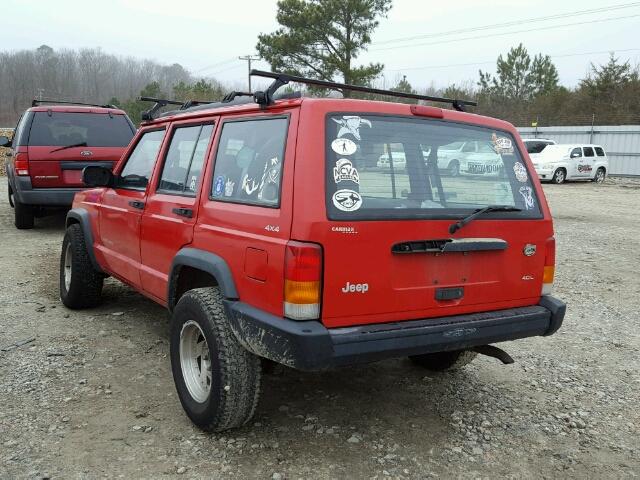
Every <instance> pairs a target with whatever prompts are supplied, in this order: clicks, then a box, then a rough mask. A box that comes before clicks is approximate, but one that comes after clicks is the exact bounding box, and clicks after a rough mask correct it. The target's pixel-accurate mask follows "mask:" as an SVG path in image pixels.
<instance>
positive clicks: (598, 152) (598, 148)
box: [595, 147, 604, 157]
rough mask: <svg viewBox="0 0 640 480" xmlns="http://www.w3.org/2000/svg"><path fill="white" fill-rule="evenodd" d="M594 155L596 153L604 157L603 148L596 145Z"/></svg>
mask: <svg viewBox="0 0 640 480" xmlns="http://www.w3.org/2000/svg"><path fill="white" fill-rule="evenodd" d="M595 150H596V155H598V156H599V157H604V150H603V149H602V147H596V148H595Z"/></svg>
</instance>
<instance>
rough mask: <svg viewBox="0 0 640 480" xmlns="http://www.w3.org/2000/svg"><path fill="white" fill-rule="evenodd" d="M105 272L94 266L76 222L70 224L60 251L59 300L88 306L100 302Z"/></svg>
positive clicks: (70, 304)
mask: <svg viewBox="0 0 640 480" xmlns="http://www.w3.org/2000/svg"><path fill="white" fill-rule="evenodd" d="M103 283H104V275H103V274H102V273H101V272H98V271H96V270H95V268H93V264H92V263H91V259H90V258H89V251H88V250H87V244H86V242H85V239H84V234H83V233H82V228H80V225H78V224H77V223H74V224H72V225H69V227H68V228H67V231H66V233H65V235H64V240H63V241H62V254H61V255H60V300H62V303H64V305H65V307H68V308H72V309H80V308H91V307H95V306H96V305H98V304H99V303H100V297H101V295H102V285H103Z"/></svg>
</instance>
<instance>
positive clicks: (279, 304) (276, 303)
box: [74, 99, 553, 328]
mask: <svg viewBox="0 0 640 480" xmlns="http://www.w3.org/2000/svg"><path fill="white" fill-rule="evenodd" d="M334 112H340V113H343V112H344V113H347V114H348V113H349V112H354V113H359V114H363V113H366V112H371V113H376V114H387V115H398V116H407V117H414V115H413V114H412V112H411V109H410V106H409V105H404V104H395V103H386V102H371V101H358V100H342V99H297V100H287V101H279V102H278V103H277V104H276V105H274V106H271V107H269V108H268V109H266V110H261V109H259V107H258V106H257V105H255V104H249V105H242V106H231V107H228V108H218V109H215V110H210V111H207V110H201V111H196V112H189V113H183V114H177V115H174V116H171V117H164V118H162V119H161V120H158V121H154V122H150V123H149V124H147V125H143V127H142V128H141V129H140V131H139V132H138V133H137V135H136V137H135V139H134V141H132V142H131V145H130V146H129V148H128V150H127V152H125V154H124V156H123V159H124V161H126V159H127V157H128V155H129V154H130V153H131V151H132V149H133V148H134V146H135V144H136V140H137V139H139V138H140V136H141V135H142V134H143V133H144V132H145V131H148V130H149V129H157V128H158V127H159V126H166V127H167V128H168V129H169V130H170V129H172V128H175V126H176V125H188V124H190V123H194V122H202V121H203V120H207V121H213V122H215V127H214V130H213V134H212V136H213V140H212V141H211V142H210V144H209V147H208V150H207V153H206V157H205V165H204V167H203V168H204V170H203V173H202V174H201V176H200V177H201V178H200V184H199V186H198V190H197V192H198V193H197V194H196V196H195V197H185V196H178V195H168V194H165V193H161V192H157V191H156V185H157V184H158V179H159V176H160V171H161V168H162V162H161V161H157V162H156V164H155V167H154V171H153V174H152V177H151V180H150V181H149V185H148V186H147V188H146V190H145V191H132V190H124V189H113V188H107V189H92V190H88V191H85V192H82V193H79V194H77V195H76V198H75V201H74V207H75V208H78V207H79V208H84V209H86V210H88V211H89V212H90V217H91V226H92V232H93V234H94V250H95V256H96V260H97V261H98V263H99V265H100V267H101V268H102V269H103V270H104V271H105V272H107V273H109V274H111V275H114V276H115V277H117V278H119V279H121V280H123V281H124V282H126V283H128V284H129V285H131V286H133V287H134V288H135V289H137V290H138V291H140V292H142V293H143V294H145V295H147V296H149V297H150V298H152V299H154V300H155V301H157V302H159V303H161V304H163V305H166V304H167V301H168V299H167V291H168V288H167V287H168V275H169V272H170V268H171V264H172V261H173V259H174V257H175V255H176V253H177V252H178V251H179V250H180V249H181V248H183V247H187V246H188V247H191V248H195V249H200V250H203V251H207V252H211V253H214V254H216V255H218V256H220V257H222V258H223V259H224V260H225V261H226V263H227V264H228V265H229V267H230V270H231V272H232V275H233V280H234V283H235V287H236V289H237V292H238V297H239V299H240V300H241V301H243V302H246V303H247V304H249V305H251V306H253V307H255V308H257V309H260V310H262V311H264V312H267V313H270V314H273V315H276V316H279V317H282V316H283V299H284V295H283V283H284V260H285V247H286V244H287V242H288V241H290V240H295V241H302V242H313V243H316V244H320V245H321V247H322V250H323V256H324V272H323V292H322V307H321V318H320V320H321V321H322V323H323V324H324V325H325V326H326V327H328V328H334V327H345V326H354V325H365V324H371V323H384V322H398V321H403V320H411V319H424V318H431V317H443V316H450V315H457V314H465V313H472V312H483V311H490V310H500V309H506V308H511V307H521V306H528V305H535V304H537V303H538V301H539V300H540V296H541V287H542V277H543V269H544V260H545V255H544V250H545V248H546V242H547V240H548V239H549V238H550V237H552V236H553V226H552V220H551V215H550V212H549V208H548V206H547V204H546V201H545V197H544V193H543V191H542V188H541V186H540V183H539V182H538V181H537V177H536V176H535V175H531V174H532V173H534V169H533V166H532V164H531V161H530V159H529V157H528V155H527V153H526V148H525V147H524V145H523V144H522V141H521V140H520V137H519V135H518V133H517V131H516V129H515V128H514V127H513V126H512V125H511V124H509V123H507V122H503V121H500V120H496V119H492V118H487V117H482V116H478V115H473V114H469V113H461V112H456V111H450V110H443V111H442V116H443V119H444V120H445V121H450V122H459V123H462V124H471V125H478V126H483V127H489V128H492V129H495V130H497V131H505V132H508V133H510V134H511V135H513V138H515V139H516V143H517V148H518V149H519V151H520V152H521V156H522V159H523V161H524V162H525V164H526V168H527V171H528V172H529V176H530V177H531V178H532V179H535V180H534V181H533V182H532V185H534V188H535V191H536V194H537V198H538V200H539V204H540V211H541V213H542V217H543V218H541V219H530V220H495V219H478V220H477V221H474V222H472V223H470V224H469V225H467V226H465V228H464V229H461V230H459V231H458V232H456V233H455V234H453V235H451V234H449V232H448V227H449V225H450V224H451V223H452V221H451V220H393V221H354V222H337V221H331V220H328V219H327V211H326V206H325V190H326V185H325V162H326V160H325V140H326V135H325V120H326V117H327V115H328V114H330V113H334ZM283 115H284V116H286V117H287V118H288V119H289V126H288V133H287V141H286V150H285V154H284V162H283V176H282V181H281V189H282V190H281V197H280V206H279V208H264V207H260V206H253V205H246V204H236V203H225V202H218V201H214V200H212V199H211V198H210V192H211V185H212V183H213V176H214V161H215V153H216V149H217V145H218V141H219V139H220V135H221V130H222V128H221V126H222V125H223V124H224V123H225V122H227V121H230V120H234V119H239V118H255V117H262V116H283ZM414 118H415V117H414ZM168 138H171V132H170V131H169V132H168V133H167V134H165V137H164V141H163V145H162V147H161V148H160V153H159V157H158V158H163V157H164V154H165V153H166V150H167V148H168V140H167V139H168ZM124 161H123V164H124ZM123 164H121V165H119V166H118V167H117V168H116V169H115V173H116V174H118V173H120V171H121V170H122V168H123ZM136 201H137V202H143V203H144V209H137V208H134V207H132V206H131V202H136ZM176 208H187V209H191V210H192V211H193V215H192V217H191V218H185V217H181V216H176V215H175V212H174V209H176ZM345 231H350V232H352V233H350V234H345V233H344V232H345ZM448 237H453V238H480V237H482V238H500V239H503V240H505V241H506V242H508V245H509V248H508V249H506V250H502V251H480V252H467V253H468V254H467V253H464V254H463V253H456V254H451V255H446V256H437V255H436V256H434V255H407V256H398V255H393V254H392V253H391V246H392V245H393V244H394V243H398V242H406V241H411V240H417V239H430V238H448ZM527 244H535V245H536V247H537V250H538V252H539V253H538V254H537V255H534V256H524V255H523V254H522V252H523V248H524V247H525V245H527ZM348 283H351V284H354V283H355V284H364V283H367V284H368V292H367V294H366V295H364V294H362V293H355V294H350V295H344V294H343V293H342V289H343V288H344V287H345V285H346V284H348ZM459 285H464V288H465V295H464V297H463V298H462V299H458V300H443V301H438V300H435V297H434V291H435V289H436V288H441V287H448V286H459Z"/></svg>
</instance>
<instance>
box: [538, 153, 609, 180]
mask: <svg viewBox="0 0 640 480" xmlns="http://www.w3.org/2000/svg"><path fill="white" fill-rule="evenodd" d="M531 160H532V161H533V166H534V168H535V169H536V173H537V174H538V177H539V178H540V180H541V181H551V182H553V183H557V184H560V183H564V181H565V180H591V181H592V182H597V183H602V182H604V180H605V178H606V176H607V172H608V171H609V159H608V158H607V154H606V153H605V151H604V149H603V148H602V147H601V146H600V145H585V144H567V145H549V146H548V147H545V149H544V150H542V152H541V153H540V155H539V156H538V157H537V158H536V159H535V160H534V159H533V158H532V159H531Z"/></svg>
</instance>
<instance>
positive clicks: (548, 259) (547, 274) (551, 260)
mask: <svg viewBox="0 0 640 480" xmlns="http://www.w3.org/2000/svg"><path fill="white" fill-rule="evenodd" d="M545 247H546V248H545V254H544V273H543V274H542V295H549V294H550V293H551V289H552V287H553V277H554V276H555V273H556V239H555V238H554V237H551V238H549V239H547V243H546V245H545Z"/></svg>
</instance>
